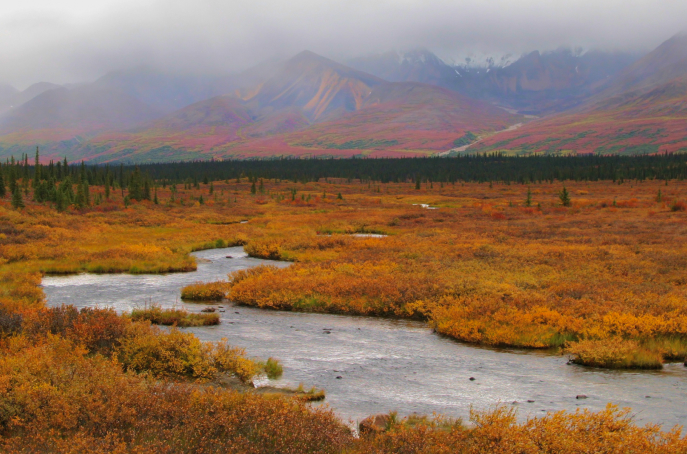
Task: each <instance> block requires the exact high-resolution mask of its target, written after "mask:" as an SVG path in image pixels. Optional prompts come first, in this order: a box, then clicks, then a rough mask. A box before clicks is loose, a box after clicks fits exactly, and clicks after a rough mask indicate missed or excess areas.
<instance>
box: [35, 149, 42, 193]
mask: <svg viewBox="0 0 687 454" xmlns="http://www.w3.org/2000/svg"><path fill="white" fill-rule="evenodd" d="M40 181H41V163H40V159H39V153H38V147H36V163H35V165H34V169H33V187H34V188H36V187H37V186H38V183H39V182H40Z"/></svg>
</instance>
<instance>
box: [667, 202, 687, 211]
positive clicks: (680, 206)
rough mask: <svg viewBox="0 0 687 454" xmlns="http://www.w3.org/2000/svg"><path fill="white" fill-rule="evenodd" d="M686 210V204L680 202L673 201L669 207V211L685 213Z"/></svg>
mask: <svg viewBox="0 0 687 454" xmlns="http://www.w3.org/2000/svg"><path fill="white" fill-rule="evenodd" d="M685 210H687V203H685V202H683V201H682V200H675V201H673V203H672V204H671V205H670V211H685Z"/></svg>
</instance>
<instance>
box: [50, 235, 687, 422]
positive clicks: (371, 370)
mask: <svg viewBox="0 0 687 454" xmlns="http://www.w3.org/2000/svg"><path fill="white" fill-rule="evenodd" d="M193 255H194V256H196V257H197V258H198V259H200V260H199V263H198V270H197V271H195V272H191V273H176V274H168V275H127V274H118V275H92V274H82V275H76V276H60V277H45V278H44V279H43V287H44V291H45V294H46V296H47V298H48V304H50V305H61V304H73V305H74V306H77V307H86V306H99V307H106V306H109V307H114V308H115V309H117V310H118V311H130V310H131V309H132V308H134V307H137V306H143V305H145V304H147V303H157V304H160V305H162V306H168V307H171V306H175V305H176V306H181V307H185V308H186V309H188V310H190V311H200V309H201V308H203V307H205V305H201V304H188V303H184V302H182V301H180V297H179V295H180V290H181V288H182V287H183V286H185V285H188V284H189V283H192V282H195V281H206V282H207V281H214V280H219V279H226V275H227V273H229V272H231V271H235V270H239V269H245V268H249V267H254V266H257V265H260V264H265V263H269V264H272V265H275V266H280V267H282V266H288V264H285V263H280V262H269V261H265V260H260V259H254V258H250V257H247V256H246V254H245V253H244V252H243V250H242V249H241V248H226V249H213V250H208V251H201V252H196V253H194V254H193ZM227 255H229V256H231V257H232V258H227ZM220 315H221V324H220V325H218V326H212V327H201V328H192V329H189V330H190V331H192V332H194V333H195V334H196V335H197V336H198V337H200V338H201V339H203V340H213V341H214V340H219V339H221V338H227V339H228V340H229V342H230V343H231V344H233V345H237V346H241V347H244V348H245V349H246V350H247V351H248V353H249V355H251V356H255V357H258V358H262V359H265V358H267V357H269V356H273V357H275V358H278V359H279V360H280V361H281V362H282V364H283V365H284V375H283V377H282V378H281V379H279V380H277V381H276V382H274V383H273V384H274V385H276V386H282V385H284V386H297V385H298V384H299V383H303V384H304V386H306V387H310V386H316V387H318V388H322V389H324V390H326V392H327V399H326V403H328V404H329V405H330V406H331V407H332V408H333V409H334V410H335V411H336V413H337V414H339V415H340V416H341V417H342V418H343V419H344V420H351V421H359V420H360V419H362V418H364V417H365V416H367V415H370V414H374V413H385V412H388V411H392V410H395V411H398V413H399V414H400V415H408V414H411V413H420V414H432V413H441V414H444V415H448V416H454V417H463V418H466V417H467V416H468V414H469V410H470V407H471V406H473V407H474V408H476V409H488V408H490V407H492V406H493V405H495V404H498V403H503V404H507V405H512V406H515V407H516V408H517V409H518V415H519V418H520V419H525V418H527V417H532V416H539V415H544V414H545V413H546V412H547V411H555V410H571V411H574V410H575V409H577V408H588V409H590V410H601V409H603V408H604V407H605V405H606V404H607V403H608V402H612V403H614V404H617V405H619V406H621V407H631V408H632V410H633V414H634V415H635V420H636V421H637V422H638V423H647V422H653V423H659V424H663V425H664V428H665V429H668V428H670V427H672V426H673V425H675V424H683V423H684V421H687V405H686V404H687V369H686V368H685V367H684V366H683V365H682V364H669V365H666V367H665V368H664V369H663V370H662V371H605V370H596V369H590V368H585V367H581V366H573V365H567V364H566V362H567V360H566V358H564V357H561V356H558V355H552V354H547V353H544V352H532V351H517V350H495V349H487V348H479V347H475V346H470V345H465V344H461V343H458V342H454V341H452V340H450V339H447V338H444V337H441V336H438V335H436V334H433V333H432V332H431V331H430V330H429V329H428V328H427V327H426V325H424V324H423V323H421V322H413V321H403V320H387V319H379V318H370V317H348V316H338V315H326V314H303V313H294V312H277V311H267V310H261V309H254V308H248V307H239V306H231V305H226V304H225V311H224V312H222V313H220ZM470 377H473V378H474V379H475V380H470ZM579 394H584V395H586V396H587V399H576V396H577V395H579ZM530 401H531V402H530Z"/></svg>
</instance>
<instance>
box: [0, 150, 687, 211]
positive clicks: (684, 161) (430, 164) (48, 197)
mask: <svg viewBox="0 0 687 454" xmlns="http://www.w3.org/2000/svg"><path fill="white" fill-rule="evenodd" d="M33 161H34V162H30V161H29V158H28V156H22V158H21V159H20V160H16V161H15V160H14V158H12V159H10V160H7V161H6V162H5V164H4V165H0V197H4V196H5V194H6V191H7V189H6V188H8V189H9V192H10V193H11V194H14V193H15V192H17V191H18V190H19V191H21V190H24V191H25V192H26V194H27V195H28V193H29V186H31V187H32V188H33V189H34V198H35V199H36V200H37V201H39V202H40V201H52V202H54V203H57V204H58V205H60V204H63V203H64V204H72V203H74V204H83V203H88V197H89V195H88V186H89V185H98V186H105V188H106V191H107V195H108V196H109V191H110V190H121V191H122V194H124V190H125V189H126V190H127V194H128V197H129V199H132V200H142V199H148V200H150V199H151V197H153V194H151V192H153V191H154V187H155V186H157V185H164V186H166V185H167V184H174V185H176V184H184V185H185V186H188V187H191V186H193V187H197V186H198V185H199V183H200V182H204V183H207V182H208V181H219V180H240V179H242V178H248V179H249V181H253V182H255V181H258V179H275V180H282V181H293V182H302V183H305V182H309V181H318V180H320V179H326V178H339V179H345V180H348V181H358V180H360V181H375V182H381V183H390V182H397V183H398V182H413V183H416V184H418V183H419V182H444V183H452V182H480V183H484V182H500V183H507V184H510V183H520V184H528V183H541V182H546V181H549V182H553V181H568V180H573V181H599V180H605V181H610V180H612V181H614V182H623V181H625V180H635V181H643V180H652V179H659V180H684V179H685V178H686V177H687V156H685V155H683V154H664V155H653V156H569V157H562V156H530V157H510V156H503V155H500V154H493V155H486V156H463V157H451V158H448V157H447V158H401V159H270V160H252V161H245V160H242V161H236V160H231V161H215V160H211V161H193V162H175V163H159V164H143V165H140V166H132V165H128V166H125V165H123V164H119V165H98V166H90V165H85V164H84V163H83V162H81V163H79V164H70V163H68V162H67V160H66V159H65V160H63V161H61V162H60V161H58V162H52V161H51V162H50V163H49V164H47V165H45V164H40V163H39V152H38V150H37V151H36V157H35V160H33ZM73 187H76V188H77V189H76V190H74V189H70V188H73Z"/></svg>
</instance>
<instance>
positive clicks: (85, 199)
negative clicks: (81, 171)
mask: <svg viewBox="0 0 687 454" xmlns="http://www.w3.org/2000/svg"><path fill="white" fill-rule="evenodd" d="M81 187H82V188H83V189H82V190H83V202H84V206H90V205H91V196H90V191H89V188H88V179H87V178H84V180H83V183H81Z"/></svg>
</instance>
